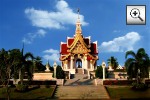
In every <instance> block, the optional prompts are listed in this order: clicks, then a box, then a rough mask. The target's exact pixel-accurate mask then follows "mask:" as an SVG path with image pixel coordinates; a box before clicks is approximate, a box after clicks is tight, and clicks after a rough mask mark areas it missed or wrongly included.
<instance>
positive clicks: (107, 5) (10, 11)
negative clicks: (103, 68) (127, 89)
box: [0, 0, 150, 66]
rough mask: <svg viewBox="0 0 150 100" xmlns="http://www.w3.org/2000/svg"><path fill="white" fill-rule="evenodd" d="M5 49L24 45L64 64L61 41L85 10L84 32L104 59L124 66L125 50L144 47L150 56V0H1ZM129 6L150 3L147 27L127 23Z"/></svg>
mask: <svg viewBox="0 0 150 100" xmlns="http://www.w3.org/2000/svg"><path fill="white" fill-rule="evenodd" d="M0 2H1V3H0V13H1V14H0V48H5V49H6V50H9V49H13V48H20V49H21V48H22V44H23V42H24V43H25V52H32V53H33V54H34V55H35V56H41V57H42V61H43V64H46V62H47V61H48V60H49V62H50V64H51V65H52V64H53V62H54V61H57V63H60V62H59V49H60V42H61V41H62V42H66V39H67V36H68V37H72V36H73V35H74V33H75V23H76V20H77V8H80V18H81V23H82V32H83V33H82V34H83V35H84V36H85V37H87V36H91V41H92V42H94V41H98V46H99V60H98V65H100V64H101V63H102V61H107V59H108V58H110V56H114V57H115V58H117V59H118V62H119V64H121V65H122V66H123V65H124V62H125V52H126V51H127V50H134V51H135V52H136V51H137V49H139V48H141V47H143V48H145V50H146V52H147V53H148V54H149V55H150V3H149V0H124V1H123V0H122V1H120V0H1V1H0ZM126 5H146V25H126Z"/></svg>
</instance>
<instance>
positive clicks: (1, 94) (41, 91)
mask: <svg viewBox="0 0 150 100" xmlns="http://www.w3.org/2000/svg"><path fill="white" fill-rule="evenodd" d="M53 90H54V87H50V88H37V89H34V90H30V91H28V92H24V93H19V92H15V88H11V93H10V98H11V99H48V98H51V96H52V92H53ZM0 98H7V94H6V89H5V88H0Z"/></svg>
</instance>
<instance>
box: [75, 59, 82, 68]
mask: <svg viewBox="0 0 150 100" xmlns="http://www.w3.org/2000/svg"><path fill="white" fill-rule="evenodd" d="M76 68H82V61H81V59H77V60H76Z"/></svg>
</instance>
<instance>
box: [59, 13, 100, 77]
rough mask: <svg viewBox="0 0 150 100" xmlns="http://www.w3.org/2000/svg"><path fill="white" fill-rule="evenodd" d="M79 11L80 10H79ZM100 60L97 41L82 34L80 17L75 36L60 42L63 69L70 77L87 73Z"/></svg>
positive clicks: (88, 74) (92, 69) (88, 73)
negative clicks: (92, 40)
mask: <svg viewBox="0 0 150 100" xmlns="http://www.w3.org/2000/svg"><path fill="white" fill-rule="evenodd" d="M78 13H79V12H78ZM97 60H98V45H97V41H95V42H91V37H90V36H89V37H84V36H83V34H82V29H81V23H80V18H79V14H78V19H77V22H76V30H75V35H74V37H67V42H61V44H60V61H61V66H62V69H63V70H64V71H65V72H68V74H69V79H70V78H73V77H71V76H74V75H75V74H77V73H78V74H87V76H88V78H90V71H94V70H95V68H96V66H97Z"/></svg>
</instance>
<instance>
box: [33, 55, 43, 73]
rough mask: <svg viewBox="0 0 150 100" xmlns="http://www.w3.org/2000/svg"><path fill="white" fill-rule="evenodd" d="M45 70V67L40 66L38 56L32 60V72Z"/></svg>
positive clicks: (40, 62)
mask: <svg viewBox="0 0 150 100" xmlns="http://www.w3.org/2000/svg"><path fill="white" fill-rule="evenodd" d="M45 69H46V68H45V66H44V65H43V64H42V61H41V57H40V56H37V57H35V58H34V70H35V71H37V70H38V71H44V70H45Z"/></svg>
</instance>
